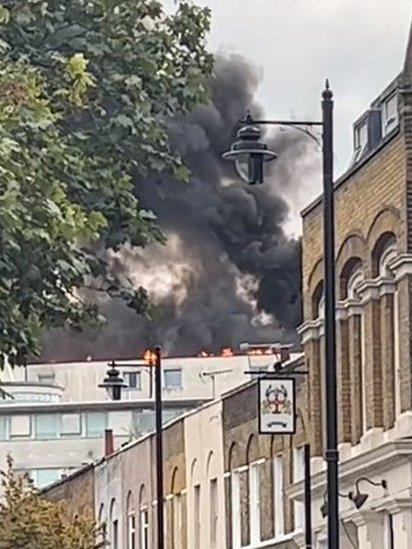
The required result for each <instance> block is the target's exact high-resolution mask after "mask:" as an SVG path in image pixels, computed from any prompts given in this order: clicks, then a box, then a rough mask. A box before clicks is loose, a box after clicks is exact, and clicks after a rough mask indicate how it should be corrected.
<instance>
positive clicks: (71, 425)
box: [61, 414, 81, 436]
mask: <svg viewBox="0 0 412 549" xmlns="http://www.w3.org/2000/svg"><path fill="white" fill-rule="evenodd" d="M80 434H81V421H80V414H62V416H61V435H62V436H70V435H72V436H73V435H80Z"/></svg>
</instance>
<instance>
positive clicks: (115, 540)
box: [111, 519, 119, 549]
mask: <svg viewBox="0 0 412 549" xmlns="http://www.w3.org/2000/svg"><path fill="white" fill-rule="evenodd" d="M111 542H112V545H111V547H112V549H118V547H119V521H118V520H117V519H114V521H113V523H112V539H111Z"/></svg>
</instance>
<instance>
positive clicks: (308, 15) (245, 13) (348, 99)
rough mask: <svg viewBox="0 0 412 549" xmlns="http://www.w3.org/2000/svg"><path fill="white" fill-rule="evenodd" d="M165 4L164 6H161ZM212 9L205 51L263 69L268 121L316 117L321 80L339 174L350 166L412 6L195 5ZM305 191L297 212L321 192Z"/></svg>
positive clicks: (368, 2) (290, 0) (401, 48)
mask: <svg viewBox="0 0 412 549" xmlns="http://www.w3.org/2000/svg"><path fill="white" fill-rule="evenodd" d="M166 1H169V0H166ZM196 3H198V4H201V5H207V6H209V7H210V8H211V10H212V31H211V35H210V46H211V48H212V49H213V50H214V51H215V50H221V49H224V50H226V51H233V52H237V53H241V54H243V55H244V56H245V57H247V58H248V59H250V60H251V61H252V62H253V63H254V64H256V65H257V66H258V67H259V68H261V70H262V80H261V84H260V87H259V90H258V95H257V98H258V100H259V101H260V103H261V104H262V105H263V107H264V109H265V112H266V115H267V116H270V117H278V118H280V117H290V116H292V117H295V118H300V117H306V116H307V117H315V118H317V117H319V115H320V112H319V97H320V92H321V90H322V87H323V83H324V80H325V78H326V77H328V78H329V79H330V81H331V86H332V89H333V92H334V94H335V101H336V106H335V109H336V111H335V112H336V117H335V120H336V147H335V153H336V172H337V174H339V173H340V172H342V171H343V169H345V167H346V166H347V164H348V162H349V159H350V156H351V147H352V131H351V127H352V122H353V121H354V120H355V119H356V118H357V117H358V116H359V114H361V113H362V112H363V111H364V110H365V108H367V106H368V104H369V103H370V101H371V100H372V99H374V97H375V96H377V95H378V94H379V93H380V91H382V90H383V88H384V87H385V86H386V84H388V83H389V82H390V81H391V80H392V78H394V77H395V76H396V75H397V74H398V72H399V71H400V70H401V67H402V63H403V56H404V52H405V48H406V41H407V35H408V28H409V25H410V20H411V16H412V4H411V1H410V0H196ZM315 187H316V185H308V186H307V187H306V189H305V192H304V193H303V196H302V193H298V194H299V197H298V199H297V201H296V203H295V204H293V207H294V208H293V209H294V213H295V214H296V212H297V210H298V209H299V208H300V207H301V206H302V205H303V204H304V203H307V202H309V201H310V199H311V198H312V197H313V195H314V194H316V193H317V192H318V191H319V189H320V187H318V188H315Z"/></svg>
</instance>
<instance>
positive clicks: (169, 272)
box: [43, 56, 313, 360]
mask: <svg viewBox="0 0 412 549" xmlns="http://www.w3.org/2000/svg"><path fill="white" fill-rule="evenodd" d="M257 84H258V76H257V73H256V71H255V70H254V68H253V67H251V66H250V65H249V64H248V63H247V62H246V61H245V60H244V59H242V58H240V57H238V56H231V57H229V58H221V59H219V60H218V62H217V67H216V75H215V78H214V80H213V82H212V91H213V98H212V102H211V104H210V105H208V106H202V107H200V108H198V109H197V110H196V111H195V112H194V113H193V114H191V115H189V116H185V117H184V118H182V119H180V120H176V121H175V122H174V123H173V125H172V126H171V129H170V135H171V141H172V144H173V146H174V147H176V148H177V150H178V151H179V152H180V153H181V154H182V155H183V157H184V159H185V161H186V163H187V164H188V165H189V167H190V169H191V171H192V179H191V181H190V183H189V184H187V185H186V184H182V183H178V182H175V181H172V180H166V179H162V178H159V179H156V180H154V181H140V182H137V183H136V192H137V195H138V196H139V199H140V201H141V203H142V204H143V205H144V207H145V208H147V209H150V210H153V211H154V212H155V213H156V215H157V216H158V220H159V224H160V225H161V227H162V228H163V229H164V231H165V232H166V234H167V235H168V243H167V245H166V246H165V247H164V246H157V245H155V246H151V247H149V248H148V249H146V250H143V251H142V250H141V249H130V248H129V249H125V250H123V251H122V252H121V253H120V254H117V255H116V256H115V255H113V256H112V259H111V260H112V262H113V268H115V269H121V270H123V271H124V272H125V274H127V275H129V276H131V277H133V278H134V279H135V280H136V284H137V285H143V286H145V287H146V288H147V289H148V291H149V293H150V295H151V297H152V300H153V303H154V304H155V306H156V313H155V315H154V318H153V319H152V320H150V321H149V320H147V319H146V318H143V317H139V316H136V315H135V314H134V313H133V312H132V311H130V310H128V309H126V307H124V306H123V305H122V304H120V303H115V302H106V303H104V304H103V305H102V309H103V312H104V314H105V316H106V318H107V325H106V326H105V327H103V328H102V329H101V330H99V331H98V332H93V331H91V330H86V331H85V332H84V333H83V334H80V335H76V336H73V335H70V334H67V333H62V332H60V333H53V334H49V335H48V337H47V338H46V346H45V352H44V356H43V358H45V359H48V360H74V359H84V358H85V357H86V356H88V355H90V356H92V357H93V358H95V359H98V358H111V357H117V358H120V357H122V358H126V357H129V358H130V357H137V356H138V355H139V354H140V353H141V352H142V350H143V349H145V348H147V347H148V346H149V345H153V344H155V343H161V344H162V345H163V347H164V349H165V350H166V352H167V353H168V354H169V355H186V354H196V353H198V352H199V351H200V350H202V349H207V350H209V351H217V350H219V349H221V348H222V347H227V346H232V347H236V346H237V345H238V344H239V343H240V342H242V341H250V342H265V341H266V342H268V341H279V340H282V341H288V342H290V341H296V334H295V327H296V325H297V324H298V323H299V320H300V308H301V299H300V243H299V241H298V240H294V239H292V238H289V237H288V236H287V235H286V234H285V232H284V229H283V226H284V223H285V221H286V220H287V217H288V213H289V209H288V206H287V204H286V202H285V200H284V198H282V196H285V195H287V194H288V192H289V189H291V188H292V187H293V186H294V185H296V186H297V184H298V181H297V178H298V175H297V174H298V173H299V169H298V166H299V165H300V166H302V162H303V161H304V159H306V160H307V157H308V155H311V153H312V152H313V151H312V150H311V143H310V142H309V141H310V140H307V138H306V137H305V136H302V135H301V134H299V133H294V132H290V133H289V132H284V133H282V132H281V133H278V134H276V135H275V136H274V137H272V144H273V146H274V147H275V148H276V150H277V152H278V155H279V160H278V162H277V163H276V166H275V167H274V168H273V174H272V175H271V177H270V179H271V180H273V181H271V182H270V183H267V184H265V185H260V186H255V187H250V186H249V187H248V186H245V185H244V184H242V183H240V182H239V180H238V178H237V177H236V175H235V173H234V171H233V166H232V165H231V163H229V162H227V161H224V160H222V159H221V154H222V152H224V151H226V150H227V149H228V148H229V147H230V144H231V142H232V141H233V137H234V127H235V125H236V123H237V122H238V121H239V120H240V119H241V118H242V117H243V116H244V114H245V111H246V110H247V109H249V108H252V112H253V113H254V114H255V115H260V114H261V112H260V109H259V107H258V106H257V105H256V104H254V94H255V92H256V88H257ZM299 175H300V174H299ZM291 192H292V191H291Z"/></svg>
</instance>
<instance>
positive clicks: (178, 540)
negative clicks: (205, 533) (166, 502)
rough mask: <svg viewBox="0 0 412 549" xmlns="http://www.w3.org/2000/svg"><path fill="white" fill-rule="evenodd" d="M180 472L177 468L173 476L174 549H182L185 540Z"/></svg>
mask: <svg viewBox="0 0 412 549" xmlns="http://www.w3.org/2000/svg"><path fill="white" fill-rule="evenodd" d="M178 474H179V470H178V468H177V467H175V469H174V471H173V475H172V495H173V498H172V540H173V549H181V547H182V538H183V532H182V529H183V506H182V494H181V493H180V492H178V480H177V479H178Z"/></svg>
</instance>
